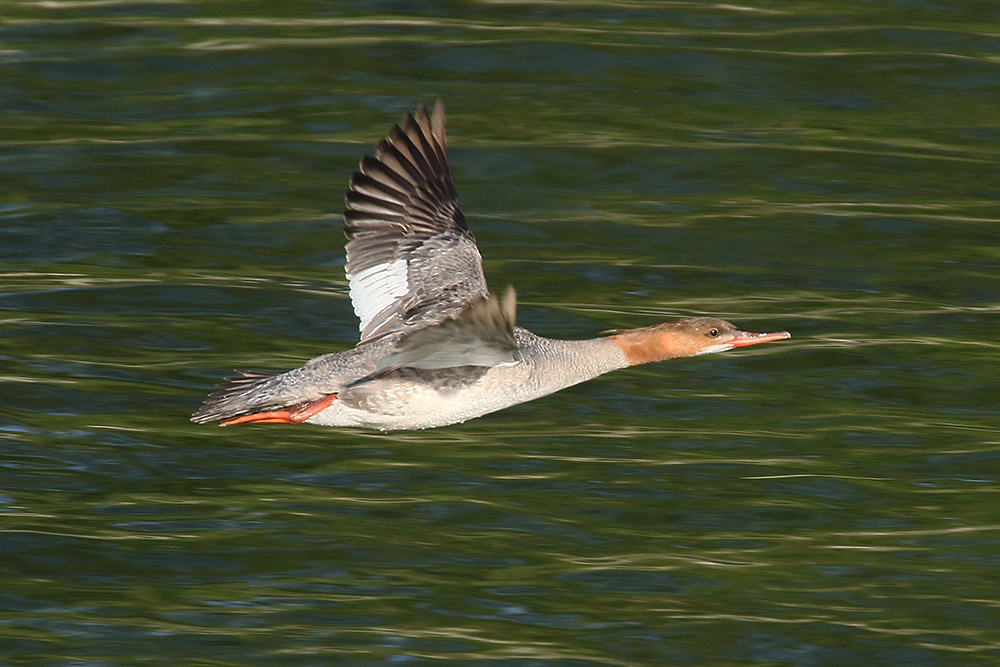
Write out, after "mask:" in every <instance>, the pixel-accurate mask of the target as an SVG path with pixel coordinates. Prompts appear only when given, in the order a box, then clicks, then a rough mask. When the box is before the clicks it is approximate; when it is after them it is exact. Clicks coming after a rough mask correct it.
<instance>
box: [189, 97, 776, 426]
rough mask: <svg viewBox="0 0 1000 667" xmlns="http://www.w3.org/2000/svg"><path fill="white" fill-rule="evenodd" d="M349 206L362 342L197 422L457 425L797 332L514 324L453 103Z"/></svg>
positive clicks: (254, 382) (270, 378) (355, 182)
mask: <svg viewBox="0 0 1000 667" xmlns="http://www.w3.org/2000/svg"><path fill="white" fill-rule="evenodd" d="M346 202H347V206H346V211H345V212H344V220H345V223H346V230H345V231H346V235H347V239H348V241H347V247H346V250H347V264H346V267H345V270H346V273H347V279H348V281H349V284H350V296H351V302H352V304H353V306H354V312H355V314H356V315H357V317H358V319H359V320H360V321H361V324H360V330H361V340H360V342H359V343H358V344H357V346H355V347H354V348H352V349H350V350H345V351H343V352H335V353H332V354H324V355H322V356H319V357H316V358H315V359H312V360H311V361H309V362H308V363H306V364H305V365H304V366H302V367H300V368H296V369H294V370H291V371H287V372H285V373H280V374H270V373H259V372H256V371H240V373H241V375H240V376H239V377H235V378H227V380H228V384H226V385H220V386H221V387H222V388H221V390H220V391H217V392H215V393H214V394H211V395H210V396H209V397H208V398H207V399H206V400H205V402H204V405H203V406H202V407H201V408H200V409H199V410H198V411H197V412H195V413H194V415H192V417H191V420H192V421H194V422H198V423H206V422H212V421H221V423H222V425H223V426H229V425H233V424H246V423H254V422H257V423H276V422H277V423H286V424H299V423H307V424H319V425H322V426H355V427H366V428H375V429H381V430H384V431H389V430H402V429H423V428H431V427H437V426H446V425H448V424H455V423H458V422H464V421H466V420H468V419H473V418H475V417H480V416H482V415H485V414H488V413H490V412H495V411H497V410H502V409H504V408H507V407H510V406H512V405H517V404H518V403H524V402H526V401H531V400H534V399H536V398H540V397H542V396H545V395H547V394H551V393H553V392H556V391H559V390H560V389H564V388H566V387H569V386H572V385H575V384H578V383H580V382H584V381H585V380H589V379H591V378H594V377H597V376H598V375H602V374H604V373H608V372H610V371H613V370H617V369H620V368H625V367H627V366H635V365H637V364H645V363H650V362H654V361H663V360H666V359H674V358H677V357H690V356H695V355H701V354H710V353H713V352H722V351H724V350H730V349H732V348H737V347H747V346H750V345H757V344H760V343H767V342H770V341H778V340H783V339H786V338H789V337H790V334H789V333H788V332H786V331H779V332H776V333H749V332H746V331H741V330H739V329H737V328H736V327H735V326H733V325H732V324H730V323H729V322H726V321H724V320H721V319H717V318H714V317H687V318H683V319H679V320H675V321H671V322H665V323H662V324H656V325H653V326H648V327H643V328H640V329H630V330H616V331H611V332H606V333H607V334H609V335H605V336H603V337H600V338H593V339H589V340H557V339H551V338H543V337H541V336H536V335H535V334H533V333H531V332H530V331H528V330H527V329H522V328H521V327H519V326H516V324H515V311H516V297H515V294H514V290H513V289H512V288H509V287H508V288H507V290H506V292H505V293H504V294H503V296H497V295H496V294H494V293H491V292H490V291H489V289H488V288H487V286H486V278H485V276H484V275H483V265H482V257H481V256H480V254H479V249H478V248H477V247H476V240H475V238H474V237H473V235H472V232H471V231H470V230H469V226H468V225H467V224H466V222H465V216H463V215H462V210H461V208H460V207H459V204H458V197H457V194H456V192H455V184H454V182H453V181H452V177H451V167H450V166H449V163H448V154H447V150H446V145H445V128H444V106H443V104H442V103H441V101H440V100H438V102H437V104H435V106H434V113H433V115H431V114H430V113H429V112H428V110H427V108H426V107H424V106H420V107H418V108H417V109H416V111H415V112H410V113H408V114H407V116H406V118H405V120H404V122H403V123H402V126H400V125H396V126H394V127H393V128H392V131H391V132H390V133H389V135H388V137H386V138H385V139H383V140H382V141H381V142H380V143H379V144H378V147H377V149H376V152H375V157H374V158H372V157H365V158H364V159H363V160H362V161H361V166H360V170H359V171H358V172H356V173H355V174H354V176H353V177H352V178H351V182H350V187H349V188H348V191H347V198H346Z"/></svg>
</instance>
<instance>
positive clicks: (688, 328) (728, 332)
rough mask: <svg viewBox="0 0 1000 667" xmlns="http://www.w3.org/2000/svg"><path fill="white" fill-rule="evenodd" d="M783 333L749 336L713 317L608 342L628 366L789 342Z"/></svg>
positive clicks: (629, 332)
mask: <svg viewBox="0 0 1000 667" xmlns="http://www.w3.org/2000/svg"><path fill="white" fill-rule="evenodd" d="M791 337H792V335H791V334H790V333H788V332H787V331H778V332H776V333H750V332H748V331H740V330H739V329H737V328H736V327H734V326H733V325H732V324H730V323H729V322H726V321H725V320H720V319H719V318H717V317H686V318H684V319H682V320H674V321H673V322H664V323H663V324H654V325H653V326H651V327H643V328H641V329H628V330H625V331H618V332H615V334H614V335H613V336H611V341H612V342H614V344H615V345H617V346H618V347H620V348H621V349H622V351H623V352H624V353H625V357H626V358H627V359H628V361H629V364H630V365H632V366H635V365H636V364H648V363H650V362H653V361H664V360H665V359H676V358H677V357H693V356H695V355H699V354H711V353H712V352H724V351H725V350H731V349H733V348H734V347H746V346H748V345H757V344H758V343H769V342H771V341H775V340H784V339H786V338H791Z"/></svg>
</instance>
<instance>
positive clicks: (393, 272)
mask: <svg viewBox="0 0 1000 667" xmlns="http://www.w3.org/2000/svg"><path fill="white" fill-rule="evenodd" d="M350 285H351V289H350V294H351V303H352V304H354V314H355V315H357V316H358V319H359V320H361V324H360V326H359V327H358V328H359V330H360V331H362V332H364V330H365V328H366V327H367V326H368V325H369V324H370V323H371V321H372V320H373V319H375V317H376V316H377V315H379V314H380V313H381V312H383V311H384V310H386V309H387V308H393V307H395V305H396V302H397V301H399V299H400V298H402V297H403V296H406V294H408V293H409V291H410V284H409V281H408V280H407V279H406V260H405V259H403V258H399V259H396V260H393V261H392V262H389V263H388V264H377V265H375V266H370V267H368V268H367V269H365V270H364V271H359V272H358V273H355V274H354V275H353V276H351V277H350Z"/></svg>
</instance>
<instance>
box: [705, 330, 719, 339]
mask: <svg viewBox="0 0 1000 667" xmlns="http://www.w3.org/2000/svg"><path fill="white" fill-rule="evenodd" d="M718 335H719V330H718V329H709V330H708V336H709V338H715V337H716V336H718Z"/></svg>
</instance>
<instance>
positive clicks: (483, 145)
mask: <svg viewBox="0 0 1000 667" xmlns="http://www.w3.org/2000/svg"><path fill="white" fill-rule="evenodd" d="M371 11H372V10H371V8H370V5H369V4H368V3H349V2H319V1H316V2H295V3H282V4H276V3H252V2H245V3H239V4H238V5H234V4H232V3H217V2H208V1H192V2H162V3H156V2H154V3H126V2H116V1H114V0H112V1H109V2H93V3H60V2H45V3H18V4H8V5H5V6H4V8H3V9H0V19H2V20H0V26H2V27H0V44H2V47H0V49H2V50H0V62H2V66H0V84H2V86H3V90H4V91H5V92H4V102H3V103H2V104H0V141H2V143H3V149H2V151H0V172H2V178H0V272H2V273H0V332H2V340H3V343H2V345H0V360H2V368H3V370H2V371H0V376H2V377H0V396H2V401H0V441H2V446H3V452H4V454H3V456H2V457H0V512H2V514H0V552H2V558H0V568H2V570H3V574H4V577H3V581H4V583H3V586H2V588H0V600H2V603H0V638H2V641H0V661H4V662H7V663H10V664H39V665H42V664H44V665H70V664H73V665H84V664H85V665H119V664H120V665H135V664H192V663H196V662H197V663H198V664H212V665H230V664H231V665H248V664H259V665H300V664H351V665H381V664H390V663H391V664H397V663H402V664H431V663H436V662H442V661H449V662H454V663H458V664H476V663H491V664H504V665H519V666H520V665H525V666H527V665H546V666H548V665H553V666H555V665H559V666H563V665H566V666H568V665H573V666H574V667H575V666H582V665H629V666H631V665H665V664H678V665H713V666H717V665H730V664H731V665H735V664H740V665H742V664H766V665H842V664H847V663H849V662H857V663H860V664H880V665H908V666H911V665H956V664H970V665H978V664H983V665H986V664H994V663H995V662H996V660H997V659H998V657H1000V650H998V648H997V646H998V636H997V631H996V628H997V627H1000V613H998V609H1000V596H998V593H997V586H996V569H997V565H998V557H997V553H998V545H1000V520H998V513H997V510H996V501H997V493H998V490H1000V454H998V447H997V443H998V440H1000V437H998V423H997V418H996V398H995V396H996V393H997V386H998V375H997V371H996V370H995V369H996V363H995V361H996V356H997V351H998V346H1000V342H998V339H997V336H996V335H995V334H994V332H995V331H996V330H997V311H998V309H1000V306H998V301H997V282H996V276H997V275H998V272H997V268H998V267H997V259H998V256H1000V252H998V251H997V248H998V241H1000V227H998V226H997V222H998V219H997V213H996V212H997V203H998V202H997V198H998V197H997V193H998V192H1000V176H998V175H1000V170H998V169H997V163H996V156H997V154H998V148H1000V145H998V144H1000V133H998V130H997V123H996V109H997V108H1000V92H998V91H1000V85H998V84H1000V69H998V68H1000V59H998V55H997V54H998V53H1000V48H998V47H1000V39H998V34H997V32H996V31H995V30H993V29H991V28H990V27H989V26H994V25H997V20H998V19H1000V14H998V12H997V10H996V9H995V8H993V7H992V5H990V4H988V3H986V4H976V3H935V4H927V3H921V2H915V1H914V2H911V1H900V2H894V3H883V4H881V5H877V6H874V5H871V4H870V3H859V2H849V3H840V4H838V5H837V6H836V7H834V6H832V5H831V6H829V7H828V6H826V5H815V4H814V3H803V2H790V3H765V2H756V3H752V4H749V5H740V6H735V5H701V4H692V3H669V2H664V3H626V2H621V3H610V2H609V3H573V2H566V3H543V2H538V3H533V2H525V3H494V2H479V3H453V2H440V3H419V4H410V3H399V4H393V3H390V4H387V5H385V7H384V11H385V13H382V14H377V15H373V14H372V13H371ZM436 97H442V98H443V99H444V100H445V103H446V105H447V110H448V126H449V140H450V152H451V158H452V162H453V166H454V172H455V178H456V181H457V184H458V188H459V192H460V195H461V197H462V202H463V206H464V208H465V212H466V215H467V217H468V218H469V220H470V223H471V224H472V226H473V228H474V231H475V233H476V235H477V238H478V240H479V244H480V247H481V249H482V251H483V254H484V256H485V260H486V262H485V264H486V273H487V277H488V278H489V280H490V281H491V284H492V285H493V286H494V287H495V288H502V287H503V286H504V285H506V284H507V283H513V284H515V286H516V287H517V290H518V294H519V299H520V306H521V307H520V310H519V320H520V323H521V324H522V325H524V326H527V327H528V328H530V329H532V330H533V331H536V332H537V333H539V334H542V335H552V336H563V337H585V336H592V335H595V334H596V333H597V332H599V331H602V330H605V329H610V328H617V327H633V326H643V325H647V324H652V323H654V322H656V321H659V320H662V319H666V318H670V317H675V316H679V315H687V314H714V315H718V316H722V317H725V318H727V319H730V320H732V321H734V322H736V323H738V324H739V325H741V326H743V327H745V328H748V329H754V330H777V329H788V330H790V331H792V333H793V335H794V338H793V339H792V340H791V341H788V342H786V343H782V344H780V345H777V344H776V345H768V346H762V347H760V348H755V349H750V350H744V351H741V352H739V353H733V354H728V355H717V356H712V357H702V358H696V359H690V360H682V361H675V362H671V363H668V364H659V365H654V366H649V367H643V368H637V369H630V370H627V371H622V372H619V373H616V374H613V375H611V376H608V377H606V378H603V379H600V380H597V381H594V382H591V383H587V384H585V385H581V386H579V387H576V388H573V389H571V390H567V391H565V392H562V393H559V394H556V395H554V396H551V397H548V398H545V399H542V400H539V401H536V402H533V403H529V404H526V405H522V406H518V407H516V408H513V409H510V410H507V411H504V412H501V413H497V414H495V415H491V416H488V417H485V418H482V419H479V420H475V421H472V422H469V423H467V424H464V425H458V426H454V427H449V428H445V429H437V430H432V431H426V432H416V433H401V434H389V435H385V434H380V433H377V432H366V431H356V430H333V429H322V428H318V427H268V426H259V427H246V428H230V429H219V428H217V427H214V426H198V425H194V424H191V423H189V422H188V421H187V419H188V416H189V414H190V413H191V412H192V411H193V410H194V409H195V408H196V407H197V405H198V404H199V402H200V401H201V399H202V398H203V397H204V395H205V394H206V393H207V392H208V391H209V390H210V389H211V386H212V385H213V384H214V383H215V382H217V381H218V379H219V378H220V377H221V376H223V375H226V374H228V373H229V372H231V369H232V368H258V369H269V370H283V369H287V368H291V367H294V366H297V365H299V364H301V363H302V362H303V361H305V360H306V359H308V358H310V357H312V356H315V355H317V354H321V353H324V352H328V351H335V350H340V349H346V348H348V347H350V346H351V345H353V344H354V342H355V341H356V335H357V324H356V320H355V318H354V316H353V313H352V312H351V308H350V302H349V299H348V297H347V286H346V282H345V280H344V277H343V257H342V253H343V238H342V235H341V233H340V231H339V229H340V225H341V221H340V212H341V209H342V197H343V192H344V189H345V187H346V183H347V180H348V178H349V176H350V174H351V172H352V170H353V169H354V168H355V167H356V164H357V161H358V159H359V158H360V156H361V155H362V154H364V153H365V152H371V151H372V149H373V147H374V144H375V142H376V141H377V140H378V139H379V138H380V137H381V136H383V135H384V134H385V132H386V131H387V130H388V128H389V127H390V126H391V125H392V123H394V122H397V121H398V120H399V119H400V118H401V116H402V114H403V113H404V112H405V110H406V109H407V108H409V107H411V106H413V105H414V104H416V103H419V102H431V101H433V99H435V98H436Z"/></svg>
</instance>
